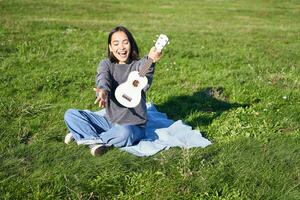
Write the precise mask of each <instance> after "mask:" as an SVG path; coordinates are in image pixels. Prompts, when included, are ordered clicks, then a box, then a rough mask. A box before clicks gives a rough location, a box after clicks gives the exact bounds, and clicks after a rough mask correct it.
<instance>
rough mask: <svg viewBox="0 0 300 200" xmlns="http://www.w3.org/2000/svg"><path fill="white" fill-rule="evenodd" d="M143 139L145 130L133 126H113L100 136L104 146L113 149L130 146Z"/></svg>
mask: <svg viewBox="0 0 300 200" xmlns="http://www.w3.org/2000/svg"><path fill="white" fill-rule="evenodd" d="M144 137H145V128H142V127H139V126H135V125H115V126H113V127H112V128H111V129H109V130H107V131H105V132H102V133H101V135H100V138H101V139H102V141H103V142H104V143H105V144H107V145H110V146H111V145H113V146H115V147H124V146H132V145H133V144H135V143H137V142H139V141H140V140H141V139H143V138H144Z"/></svg>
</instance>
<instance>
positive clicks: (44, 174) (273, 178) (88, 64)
mask: <svg viewBox="0 0 300 200" xmlns="http://www.w3.org/2000/svg"><path fill="white" fill-rule="evenodd" d="M299 10H300V4H299V2H298V1H295V0H294V1H293V0H288V1H284V2H282V1H276V0H271V1H267V0H263V1H256V0H252V1H234V0H229V1H196V0H188V1H184V2H182V1H177V0H174V1H166V0H162V1H146V0H142V1H133V0H128V1H118V0H113V1H108V0H105V1H95V0H89V1H77V0H76V1H73V0H72V1H71V0H63V1H62V0H60V1H45V0H43V1H33V0H21V1H20V0H19V1H16V0H10V1H8V0H2V1H0V63H1V65H0V83H1V84H0V87H1V90H0V95H1V99H0V117H1V119H0V121H1V122H0V131H1V140H0V152H1V154H0V163H1V165H0V194H1V196H0V199H264V200H265V199H299V198H300V167H299V166H300V145H299V144H300V131H299V128H300V127H299V124H300V123H299V122H300V115H299V113H300V90H299V89H300V82H299V77H300V53H299V49H300V43H299V31H300V20H299V19H300V12H299ZM118 24H123V25H125V26H127V27H128V28H129V29H130V30H131V31H132V32H133V34H134V36H135V38H136V40H137V42H138V44H139V47H140V50H141V55H144V54H146V53H147V51H148V49H150V47H151V45H153V42H152V40H153V39H155V35H156V34H159V33H165V34H167V35H169V37H170V39H171V44H170V45H169V46H168V48H167V49H166V51H165V52H164V57H163V59H162V60H161V62H160V63H159V64H158V65H157V67H156V72H155V78H154V82H153V85H152V88H151V90H150V91H149V92H148V96H147V98H148V101H151V102H153V103H154V104H155V105H156V106H157V107H158V109H159V110H160V111H161V112H165V113H167V115H168V116H169V117H170V118H172V119H175V120H177V119H182V120H184V121H185V122H186V123H188V124H189V125H191V126H192V127H193V128H195V129H199V130H200V131H201V133H202V134H203V135H204V136H205V137H207V138H209V139H210V140H211V141H212V142H213V145H211V146H209V147H207V148H204V149H200V148H194V149H189V150H187V149H179V148H172V149H170V150H168V151H163V152H160V153H158V154H156V155H155V156H152V157H146V158H139V157H135V156H133V155H131V154H128V153H126V152H122V151H119V150H118V149H114V150H112V151H110V152H108V153H107V154H105V155H104V156H102V157H98V158H94V157H92V156H91V155H90V154H89V151H88V149H87V148H86V147H84V146H77V145H75V144H74V145H65V144H64V143H63V138H64V135H65V134H66V131H67V130H66V127H65V124H64V122H63V114H64V112H65V111H66V110H67V109H69V108H79V109H90V110H97V107H96V106H95V105H94V104H93V101H94V98H95V97H94V93H93V90H92V88H93V87H94V84H95V83H94V81H95V80H94V78H95V73H96V67H97V65H98V63H99V61H100V60H101V59H103V58H105V53H106V40H107V35H108V32H109V31H110V30H111V29H112V28H113V27H114V26H116V25H118Z"/></svg>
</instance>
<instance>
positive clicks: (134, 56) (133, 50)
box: [107, 26, 139, 63]
mask: <svg viewBox="0 0 300 200" xmlns="http://www.w3.org/2000/svg"><path fill="white" fill-rule="evenodd" d="M118 31H122V32H124V33H125V34H126V35H127V37H128V40H129V43H130V53H129V57H128V61H127V62H128V63H130V62H131V61H133V60H138V59H139V48H138V46H137V44H136V42H135V40H134V38H133V36H132V34H131V33H130V32H129V30H128V29H127V28H125V27H124V26H117V27H115V28H114V29H113V30H112V31H111V32H110V33H109V35H108V40H107V57H108V58H109V60H110V61H111V62H113V63H116V62H118V59H117V58H116V57H115V56H114V55H113V53H112V52H111V51H110V49H109V45H110V44H111V37H112V35H113V34H114V33H115V32H118Z"/></svg>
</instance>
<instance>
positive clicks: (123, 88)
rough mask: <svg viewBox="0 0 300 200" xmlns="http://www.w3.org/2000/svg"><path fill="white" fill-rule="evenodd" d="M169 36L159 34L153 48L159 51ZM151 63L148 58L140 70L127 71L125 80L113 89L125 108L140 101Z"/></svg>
mask: <svg viewBox="0 0 300 200" xmlns="http://www.w3.org/2000/svg"><path fill="white" fill-rule="evenodd" d="M168 41H169V38H168V37H167V36H166V35H164V34H160V35H159V37H158V39H157V41H156V43H155V48H156V49H157V50H158V51H161V50H162V49H163V48H164V47H165V46H166V45H167V44H168ZM151 64H152V60H151V59H148V60H147V61H146V63H145V65H144V66H143V68H142V69H141V70H140V71H132V72H130V73H129V75H128V78H127V80H126V82H124V83H122V84H120V85H119V86H118V87H117V88H116V91H115V97H116V99H117V101H118V102H119V103H120V104H122V105H123V106H125V107H127V108H134V107H136V106H137V105H138V104H139V103H140V101H141V92H142V89H143V88H144V87H146V85H147V83H148V79H147V77H146V76H145V75H146V73H147V72H148V69H149V68H150V66H151Z"/></svg>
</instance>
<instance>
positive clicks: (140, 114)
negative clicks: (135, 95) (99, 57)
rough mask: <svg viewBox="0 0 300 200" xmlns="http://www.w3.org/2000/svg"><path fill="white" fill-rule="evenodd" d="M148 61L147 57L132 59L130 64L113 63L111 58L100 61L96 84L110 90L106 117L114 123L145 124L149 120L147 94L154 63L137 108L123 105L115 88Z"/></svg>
mask: <svg viewBox="0 0 300 200" xmlns="http://www.w3.org/2000/svg"><path fill="white" fill-rule="evenodd" d="M146 61H147V57H144V58H142V59H140V60H135V61H132V62H131V63H130V64H117V63H112V62H111V61H110V60H109V59H105V60H103V61H101V62H100V64H99V66H98V68H97V75H96V86H97V88H101V89H104V90H106V91H107V92H108V99H107V102H106V108H105V109H106V115H105V117H106V118H107V119H108V120H109V121H110V122H111V123H113V124H130V125H140V126H144V125H145V124H146V122H147V107H146V94H145V92H146V91H147V90H148V89H149V87H150V85H151V83H152V80H153V73H154V65H155V64H154V63H153V64H152V65H151V67H150V68H149V71H148V73H147V74H146V77H147V79H148V85H147V86H146V87H145V88H144V89H143V90H142V94H141V95H142V96H141V102H140V103H139V104H138V105H137V106H136V107H135V108H126V107H124V106H122V105H121V104H120V103H118V101H117V100H116V98H115V89H116V88H117V87H118V85H119V84H122V83H124V82H125V81H126V80H127V77H128V75H129V73H130V72H132V71H139V70H140V69H141V68H142V67H143V66H144V64H145V62H146Z"/></svg>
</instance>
